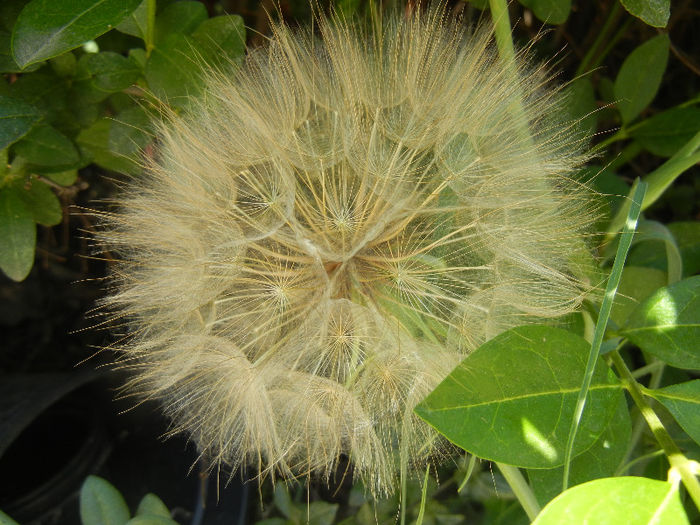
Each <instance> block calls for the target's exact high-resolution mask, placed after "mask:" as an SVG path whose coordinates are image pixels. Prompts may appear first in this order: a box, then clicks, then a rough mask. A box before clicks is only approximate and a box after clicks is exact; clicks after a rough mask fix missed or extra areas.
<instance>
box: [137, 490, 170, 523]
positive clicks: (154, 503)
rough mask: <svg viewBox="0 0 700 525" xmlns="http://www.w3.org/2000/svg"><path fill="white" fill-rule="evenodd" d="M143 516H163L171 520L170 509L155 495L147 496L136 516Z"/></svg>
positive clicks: (140, 503) (143, 499) (142, 499)
mask: <svg viewBox="0 0 700 525" xmlns="http://www.w3.org/2000/svg"><path fill="white" fill-rule="evenodd" d="M142 514H152V515H155V516H163V517H165V518H170V511H169V510H168V507H167V506H166V505H165V503H163V500H161V499H160V498H159V497H158V496H156V495H155V494H146V495H145V496H144V497H143V498H141V501H140V502H139V506H138V508H137V509H136V515H137V516H141V515H142Z"/></svg>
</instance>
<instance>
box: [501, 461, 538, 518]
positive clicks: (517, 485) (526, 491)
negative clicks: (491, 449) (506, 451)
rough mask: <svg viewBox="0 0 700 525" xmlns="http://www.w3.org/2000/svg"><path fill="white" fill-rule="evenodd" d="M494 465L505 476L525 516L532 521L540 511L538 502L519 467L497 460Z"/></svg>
mask: <svg viewBox="0 0 700 525" xmlns="http://www.w3.org/2000/svg"><path fill="white" fill-rule="evenodd" d="M496 466H498V470H500V471H501V474H503V477H504V478H506V481H507V482H508V485H510V488H511V489H512V490H513V494H515V497H516V498H518V501H519V502H520V504H521V505H522V507H523V509H525V512H526V513H527V517H528V518H530V521H533V520H534V519H535V518H536V517H537V515H538V514H539V513H540V510H541V509H540V504H539V503H538V502H537V498H535V494H534V493H533V492H532V489H531V488H530V485H529V484H528V482H527V481H526V480H525V477H524V476H523V474H522V472H520V469H519V468H518V467H514V466H513V465H506V464H504V463H498V462H496Z"/></svg>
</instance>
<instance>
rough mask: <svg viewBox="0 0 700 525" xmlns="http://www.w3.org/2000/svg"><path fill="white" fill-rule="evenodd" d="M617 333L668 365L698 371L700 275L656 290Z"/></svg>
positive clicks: (699, 364)
mask: <svg viewBox="0 0 700 525" xmlns="http://www.w3.org/2000/svg"><path fill="white" fill-rule="evenodd" d="M620 333H621V335H623V336H624V337H627V338H628V339H629V340H630V341H632V342H633V343H634V344H636V345H637V346H638V347H639V348H641V349H642V350H644V351H645V352H649V353H650V354H653V355H655V356H656V357H658V358H659V359H662V360H663V361H665V362H667V363H668V364H670V365H671V366H675V367H678V368H687V369H695V370H700V347H699V346H698V341H700V276H696V277H690V278H689V279H684V280H682V281H679V282H677V283H675V284H672V285H671V286H666V287H664V288H661V289H659V290H657V291H656V293H654V294H653V295H652V296H651V297H649V298H648V299H647V300H646V301H644V302H643V303H642V304H640V305H639V306H638V307H637V308H636V309H635V310H634V312H632V314H631V315H630V316H629V318H628V319H627V323H626V324H625V327H624V329H623V330H622V331H621V332H620Z"/></svg>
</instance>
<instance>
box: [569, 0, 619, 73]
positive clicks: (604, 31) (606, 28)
mask: <svg viewBox="0 0 700 525" xmlns="http://www.w3.org/2000/svg"><path fill="white" fill-rule="evenodd" d="M619 10H620V4H619V3H618V2H613V4H612V7H611V8H610V12H609V13H608V16H607V18H606V19H605V23H604V24H603V27H602V28H601V29H600V32H599V33H598V36H597V37H596V39H595V41H594V42H593V45H592V46H591V47H590V48H589V49H588V52H587V53H586V55H585V56H584V57H583V60H581V64H579V66H578V69H576V75H575V76H579V75H582V74H583V73H586V72H587V71H588V70H589V69H591V68H589V67H588V64H589V63H590V62H591V60H592V59H593V57H594V56H595V54H596V53H597V52H598V48H599V47H600V46H601V44H602V43H603V40H604V39H605V37H606V36H607V35H608V33H609V32H610V28H611V27H612V26H613V23H614V22H615V20H616V18H617V16H616V15H617V12H618V11H619Z"/></svg>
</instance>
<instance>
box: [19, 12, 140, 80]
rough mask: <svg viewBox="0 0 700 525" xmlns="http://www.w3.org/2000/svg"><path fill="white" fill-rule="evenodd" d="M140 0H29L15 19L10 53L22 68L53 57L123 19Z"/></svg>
mask: <svg viewBox="0 0 700 525" xmlns="http://www.w3.org/2000/svg"><path fill="white" fill-rule="evenodd" d="M139 2H140V0H63V1H61V2H56V1H55V0H32V1H31V2H29V3H28V4H27V5H26V6H25V7H24V9H22V12H21V13H20V14H19V17H18V18H17V23H16V24H15V27H14V30H13V33H12V53H13V56H14V59H15V61H16V62H17V64H19V65H20V66H21V67H26V66H27V65H29V64H33V63H35V62H40V61H42V60H46V59H47V58H52V57H55V56H56V55H60V54H61V53H63V52H65V51H69V50H71V49H73V48H76V47H78V46H79V45H80V44H82V43H83V42H85V41H87V40H92V39H94V38H96V37H98V36H100V35H101V34H102V33H106V32H107V31H109V30H110V29H111V28H112V27H114V26H115V25H117V24H118V23H119V22H121V21H122V20H124V18H126V17H127V16H128V15H129V13H131V12H132V11H133V10H134V9H136V7H137V6H138V5H139Z"/></svg>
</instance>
